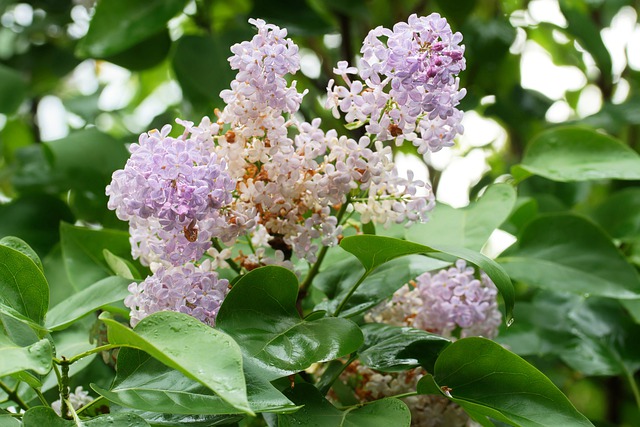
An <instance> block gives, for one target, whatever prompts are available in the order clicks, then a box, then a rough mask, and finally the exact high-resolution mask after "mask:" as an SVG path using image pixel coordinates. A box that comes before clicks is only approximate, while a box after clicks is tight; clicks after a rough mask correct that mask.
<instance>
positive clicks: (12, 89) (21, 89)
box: [0, 64, 27, 116]
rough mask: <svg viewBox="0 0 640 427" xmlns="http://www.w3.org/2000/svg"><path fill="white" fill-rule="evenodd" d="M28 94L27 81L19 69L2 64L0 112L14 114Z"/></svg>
mask: <svg viewBox="0 0 640 427" xmlns="http://www.w3.org/2000/svg"><path fill="white" fill-rule="evenodd" d="M26 95H27V82H26V81H25V79H23V78H22V76H21V75H20V73H18V72H17V71H15V70H13V69H11V68H9V67H6V66H4V65H2V64H0V114H6V115H8V116H9V115H12V114H13V113H15V112H16V110H17V109H18V107H20V104H22V101H23V100H24V98H25V97H26Z"/></svg>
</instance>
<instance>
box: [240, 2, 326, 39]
mask: <svg viewBox="0 0 640 427" xmlns="http://www.w3.org/2000/svg"><path fill="white" fill-rule="evenodd" d="M249 16H259V17H261V18H262V19H264V20H266V21H267V22H270V23H272V24H275V25H278V26H280V27H282V28H286V29H287V31H288V33H289V34H292V35H296V36H318V35H324V34H326V33H329V32H331V31H333V30H334V27H333V26H332V25H331V24H329V22H327V20H326V19H324V17H323V16H322V15H319V14H318V13H317V12H316V11H315V10H314V9H313V8H311V7H310V6H309V3H308V2H307V1H306V0H305V1H298V0H280V1H279V2H278V6H277V7H274V5H273V3H271V2H268V1H264V0H258V1H254V2H253V9H252V10H251V12H250V13H249Z"/></svg>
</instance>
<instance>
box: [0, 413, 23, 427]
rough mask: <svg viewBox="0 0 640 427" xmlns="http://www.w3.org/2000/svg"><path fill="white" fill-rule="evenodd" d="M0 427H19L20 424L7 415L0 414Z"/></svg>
mask: <svg viewBox="0 0 640 427" xmlns="http://www.w3.org/2000/svg"><path fill="white" fill-rule="evenodd" d="M0 426H2V427H20V426H22V423H21V422H20V421H18V419H17V418H14V417H12V416H11V415H8V414H0Z"/></svg>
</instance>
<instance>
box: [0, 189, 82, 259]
mask: <svg viewBox="0 0 640 427" xmlns="http://www.w3.org/2000/svg"><path fill="white" fill-rule="evenodd" d="M0 218H2V221H0V236H15V237H18V238H20V239H22V240H24V241H25V242H26V243H27V244H28V245H29V246H31V247H32V248H33V249H34V250H35V251H36V253H37V254H38V255H39V256H40V257H44V256H45V255H46V254H47V253H48V252H49V251H50V250H51V248H53V246H54V245H55V244H56V243H57V242H58V241H59V240H60V233H59V231H58V228H59V227H60V221H68V222H73V221H74V217H73V215H72V213H71V211H70V210H69V207H68V206H67V205H66V203H64V202H63V201H62V200H60V199H58V198H57V197H53V196H48V195H44V194H38V195H30V196H23V197H20V198H18V199H15V200H13V201H11V202H10V203H7V204H3V205H0Z"/></svg>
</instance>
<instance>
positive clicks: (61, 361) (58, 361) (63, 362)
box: [53, 344, 122, 369]
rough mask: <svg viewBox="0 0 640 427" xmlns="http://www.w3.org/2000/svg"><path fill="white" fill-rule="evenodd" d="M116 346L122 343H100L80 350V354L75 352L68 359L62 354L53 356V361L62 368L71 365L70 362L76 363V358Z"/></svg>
mask: <svg viewBox="0 0 640 427" xmlns="http://www.w3.org/2000/svg"><path fill="white" fill-rule="evenodd" d="M118 347H122V345H120V344H105V345H101V346H99V347H95V348H92V349H91V350H87V351H85V352H82V353H80V354H77V355H75V356H73V357H72V358H70V359H67V358H65V357H64V356H62V359H56V358H54V359H53V362H54V363H56V364H58V365H60V366H61V367H62V368H63V369H64V366H65V365H67V366H69V365H72V364H74V363H76V362H77V361H78V360H80V359H84V358H85V357H87V356H91V355H93V354H96V353H102V352H103V351H107V350H111V349H113V348H118Z"/></svg>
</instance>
